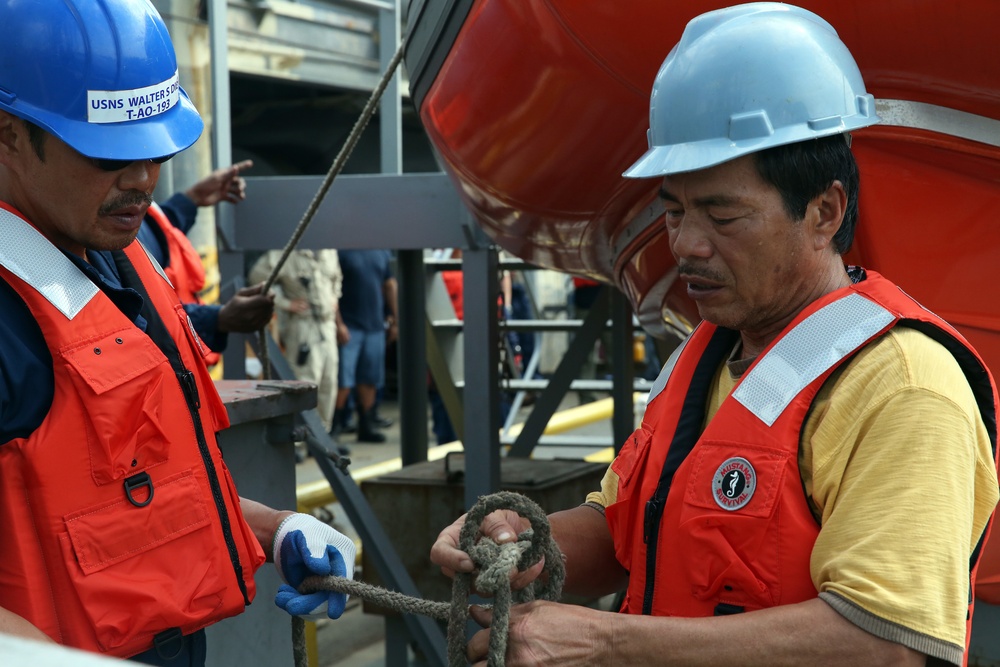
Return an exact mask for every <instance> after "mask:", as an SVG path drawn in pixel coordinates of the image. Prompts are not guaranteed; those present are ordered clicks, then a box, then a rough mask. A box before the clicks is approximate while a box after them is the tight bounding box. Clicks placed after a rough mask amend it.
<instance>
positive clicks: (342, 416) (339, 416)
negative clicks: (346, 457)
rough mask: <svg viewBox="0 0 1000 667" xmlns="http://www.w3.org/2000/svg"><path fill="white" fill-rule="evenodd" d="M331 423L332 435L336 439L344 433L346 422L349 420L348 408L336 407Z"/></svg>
mask: <svg viewBox="0 0 1000 667" xmlns="http://www.w3.org/2000/svg"><path fill="white" fill-rule="evenodd" d="M331 421H332V423H331V425H330V437H331V438H333V439H334V440H335V441H336V440H337V439H338V438H339V436H340V434H341V433H344V432H345V431H344V423H345V422H346V421H347V408H334V410H333V419H332V420H331Z"/></svg>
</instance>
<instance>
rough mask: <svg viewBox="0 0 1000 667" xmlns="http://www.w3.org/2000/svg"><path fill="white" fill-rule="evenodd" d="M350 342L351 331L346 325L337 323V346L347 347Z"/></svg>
mask: <svg viewBox="0 0 1000 667" xmlns="http://www.w3.org/2000/svg"><path fill="white" fill-rule="evenodd" d="M350 340H351V330H350V329H348V328H347V325H346V324H341V323H340V322H337V345H347V343H348V342H350Z"/></svg>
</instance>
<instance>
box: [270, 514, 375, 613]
mask: <svg viewBox="0 0 1000 667" xmlns="http://www.w3.org/2000/svg"><path fill="white" fill-rule="evenodd" d="M356 551H357V549H356V548H355V546H354V542H353V541H352V540H351V538H349V537H347V536H346V535H344V534H342V533H339V532H337V531H336V530H334V529H333V528H331V527H330V526H328V525H327V524H325V523H323V522H322V521H320V520H319V519H317V518H315V517H313V516H312V515H309V514H292V515H291V516H289V517H287V518H286V519H285V520H284V521H282V522H281V524H280V525H279V526H278V530H277V532H276V533H275V534H274V566H275V567H276V568H278V574H279V575H281V578H282V579H283V580H284V581H285V584H284V585H283V586H281V587H280V588H279V589H278V594H277V595H276V596H275V597H274V603H275V604H276V605H278V606H279V607H281V608H282V609H284V610H285V611H287V612H288V613H289V614H291V615H292V616H301V617H303V618H305V619H307V620H311V621H315V620H318V619H321V618H323V617H324V616H329V617H330V618H340V615H341V614H343V613H344V605H346V604H347V595H346V594H344V593H336V592H333V591H317V592H316V593H308V594H303V593H299V592H298V590H297V589H298V587H299V586H300V585H301V584H302V582H303V580H305V578H306V577H310V576H313V575H319V576H323V577H327V576H331V575H333V576H338V577H351V576H354V556H355V553H356Z"/></svg>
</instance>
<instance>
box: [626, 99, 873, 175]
mask: <svg viewBox="0 0 1000 667" xmlns="http://www.w3.org/2000/svg"><path fill="white" fill-rule="evenodd" d="M879 120H880V119H879V117H878V116H877V115H875V114H874V113H873V114H871V115H870V116H860V115H856V116H852V117H849V118H845V119H843V122H842V124H840V125H837V126H835V127H831V128H829V129H827V130H825V131H816V130H815V129H813V128H810V127H808V125H805V124H803V125H800V126H792V127H786V128H781V129H779V130H777V131H775V132H774V133H773V134H772V135H769V136H766V137H760V138H755V139H750V140H743V141H733V140H732V139H729V138H720V139H706V140H704V141H695V142H689V143H682V144H672V145H666V146H653V147H652V148H650V149H649V150H647V151H646V152H645V153H643V155H642V157H640V158H639V159H638V160H636V161H635V163H633V164H632V166H631V167H629V168H628V169H626V170H625V172H624V173H622V176H624V177H625V178H656V177H658V176H669V175H670V174H683V173H685V172H689V171H698V170H700V169H708V168H709V167H715V166H717V165H720V164H722V163H724V162H729V161H730V160H735V159H736V158H739V157H743V156H744V155H750V154H751V153H757V152H759V151H762V150H766V149H768V148H774V147H775V146H782V145H787V144H794V143H797V142H799V141H808V140H810V139H817V138H819V137H823V136H831V135H835V134H844V133H847V132H853V131H854V130H858V129H861V128H863V127H868V126H870V125H875V124H876V123H878V122H879Z"/></svg>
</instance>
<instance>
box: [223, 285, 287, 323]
mask: <svg viewBox="0 0 1000 667" xmlns="http://www.w3.org/2000/svg"><path fill="white" fill-rule="evenodd" d="M263 287H264V284H263V283H261V284H259V285H254V286H253V287H244V288H243V289H241V290H240V291H239V292H237V293H236V294H235V295H234V296H233V298H232V299H230V300H229V301H227V302H226V304H225V305H224V306H222V308H221V309H220V310H219V324H218V327H219V330H220V331H236V332H239V333H252V332H254V331H257V330H258V329H260V328H262V327H263V326H264V325H265V324H267V323H268V322H270V321H271V316H272V315H273V314H274V295H273V294H261V288H263Z"/></svg>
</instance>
